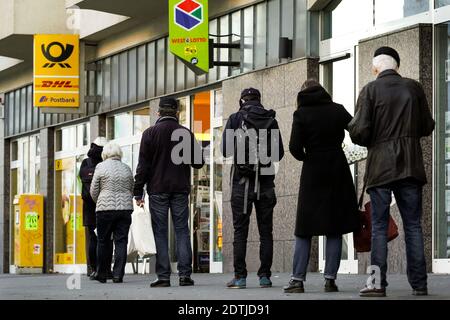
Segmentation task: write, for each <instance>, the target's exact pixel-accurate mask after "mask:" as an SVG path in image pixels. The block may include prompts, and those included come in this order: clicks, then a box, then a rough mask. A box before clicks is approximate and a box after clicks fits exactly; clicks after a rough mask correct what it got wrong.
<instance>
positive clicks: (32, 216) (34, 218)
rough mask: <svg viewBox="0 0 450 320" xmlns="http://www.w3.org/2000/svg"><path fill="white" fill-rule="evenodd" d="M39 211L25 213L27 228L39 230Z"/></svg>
mask: <svg viewBox="0 0 450 320" xmlns="http://www.w3.org/2000/svg"><path fill="white" fill-rule="evenodd" d="M38 219H39V216H38V213H37V212H27V213H25V230H28V231H36V230H38Z"/></svg>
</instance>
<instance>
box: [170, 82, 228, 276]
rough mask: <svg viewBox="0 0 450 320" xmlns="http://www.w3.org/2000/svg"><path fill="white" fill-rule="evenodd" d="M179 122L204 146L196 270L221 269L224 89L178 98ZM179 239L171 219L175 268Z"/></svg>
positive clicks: (196, 176)
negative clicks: (221, 150)
mask: <svg viewBox="0 0 450 320" xmlns="http://www.w3.org/2000/svg"><path fill="white" fill-rule="evenodd" d="M179 102H180V124H182V125H183V126H185V127H187V128H189V129H191V130H192V131H193V132H194V134H195V137H196V139H197V141H198V142H199V143H201V145H202V147H203V148H204V150H205V152H204V157H205V165H204V166H203V168H202V169H199V170H197V169H193V170H192V178H191V179H192V181H191V185H192V188H191V195H190V219H189V227H190V230H191V245H192V250H193V271H194V272H195V273H203V272H207V273H208V272H209V273H221V272H222V161H221V157H220V155H221V153H220V147H219V146H220V139H221V132H222V108H223V105H222V91H221V90H214V91H205V92H200V93H197V94H195V95H192V96H188V97H183V98H180V99H179ZM169 219H170V218H169ZM175 246H176V239H175V232H174V228H173V225H172V221H170V229H169V249H170V257H171V262H172V270H174V271H176V262H177V258H176V247H175Z"/></svg>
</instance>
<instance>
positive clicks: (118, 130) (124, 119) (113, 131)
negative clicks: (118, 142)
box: [108, 113, 133, 140]
mask: <svg viewBox="0 0 450 320" xmlns="http://www.w3.org/2000/svg"><path fill="white" fill-rule="evenodd" d="M132 122H133V118H132V116H131V114H130V113H121V114H118V115H115V116H114V117H110V118H108V139H110V140H114V139H118V138H123V137H129V136H132V132H133V131H132V130H133V124H132Z"/></svg>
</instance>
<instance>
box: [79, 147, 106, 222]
mask: <svg viewBox="0 0 450 320" xmlns="http://www.w3.org/2000/svg"><path fill="white" fill-rule="evenodd" d="M102 151H103V147H100V146H97V145H96V144H94V143H92V144H91V148H90V149H89V152H88V154H87V155H88V158H86V159H84V160H83V162H81V167H80V172H79V176H80V179H81V184H82V187H81V198H82V199H83V225H84V226H95V225H96V222H95V219H96V218H95V202H94V200H92V197H91V193H90V190H91V183H92V178H93V177H94V172H95V167H96V166H97V164H99V163H100V162H102Z"/></svg>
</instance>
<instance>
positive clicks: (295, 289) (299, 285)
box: [284, 279, 305, 293]
mask: <svg viewBox="0 0 450 320" xmlns="http://www.w3.org/2000/svg"><path fill="white" fill-rule="evenodd" d="M304 292H305V288H304V287H303V281H300V280H294V279H291V281H289V285H287V286H285V287H284V293H304Z"/></svg>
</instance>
